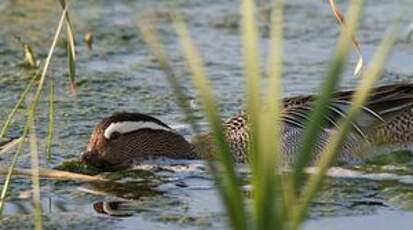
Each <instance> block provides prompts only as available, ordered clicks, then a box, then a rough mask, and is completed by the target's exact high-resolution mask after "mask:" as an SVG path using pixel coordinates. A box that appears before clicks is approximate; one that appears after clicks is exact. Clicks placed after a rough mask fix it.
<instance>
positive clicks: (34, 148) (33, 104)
mask: <svg viewBox="0 0 413 230" xmlns="http://www.w3.org/2000/svg"><path fill="white" fill-rule="evenodd" d="M60 3H61V5H62V8H63V11H62V15H61V17H60V20H59V23H58V26H57V28H56V31H55V34H54V37H53V41H52V44H51V46H50V50H49V53H48V55H47V57H46V59H45V61H44V64H43V66H42V68H41V72H36V73H35V75H34V76H33V77H32V78H31V79H30V81H29V82H28V84H27V86H26V88H25V90H24V91H23V92H22V94H21V95H20V97H19V99H18V101H17V103H16V105H15V106H14V107H13V109H12V110H11V112H10V114H9V115H8V117H7V120H6V121H5V123H4V124H3V127H2V129H1V132H0V137H3V136H6V135H7V132H8V128H9V126H10V125H11V123H12V121H13V118H14V116H15V114H16V112H17V110H18V108H19V107H20V106H21V105H22V103H23V101H25V99H26V98H27V95H29V94H30V93H31V92H32V89H33V87H34V86H35V85H37V88H36V90H35V92H34V95H33V97H32V98H31V101H30V102H29V106H28V108H27V114H26V121H25V125H24V128H23V131H22V134H21V136H20V138H18V139H17V140H19V141H18V142H15V143H16V144H15V145H14V146H17V150H16V152H15V154H14V156H13V159H12V162H11V164H10V166H9V168H8V170H7V176H6V178H5V181H4V184H3V186H2V191H1V195H0V215H1V214H2V212H3V210H4V205H5V200H6V197H7V192H8V188H9V185H10V183H11V180H12V176H13V174H14V173H15V166H16V164H17V161H18V158H19V155H20V154H21V152H22V149H23V144H24V143H25V138H26V137H28V135H29V143H30V153H31V162H32V164H31V166H32V167H31V172H30V173H31V175H32V185H33V204H34V207H35V209H34V211H35V228H36V229H42V208H41V203H40V182H39V175H40V172H39V159H38V157H39V156H38V145H37V137H36V130H35V117H36V109H37V105H38V103H39V101H40V97H41V95H42V91H43V87H44V85H45V83H46V82H47V81H48V80H49V82H50V90H49V134H48V138H47V140H48V143H47V151H46V152H47V153H48V158H50V148H51V145H52V141H53V134H54V133H53V129H54V81H53V79H52V78H51V77H49V76H47V71H48V68H49V66H50V62H51V59H52V56H53V52H54V49H55V47H56V44H57V41H58V38H59V35H60V32H61V29H62V27H63V23H64V22H65V21H66V28H67V37H68V45H67V49H68V51H69V52H68V56H69V58H68V59H69V61H68V65H69V72H70V73H69V79H70V83H71V84H72V87H71V89H72V91H73V92H74V89H75V88H74V82H75V75H74V73H75V47H74V36H73V30H72V28H71V24H70V20H69V18H68V12H67V9H68V5H67V4H66V2H65V1H64V0H61V1H60ZM25 51H26V56H27V52H28V51H27V50H26V49H25ZM31 56H33V55H31ZM29 62H35V61H34V58H33V57H31V58H29ZM34 64H36V63H34ZM39 70H40V69H39ZM14 146H13V147H14ZM17 171H18V172H20V173H21V172H22V170H17ZM26 173H27V172H26ZM43 173H44V172H43ZM51 173H53V172H51ZM75 176H76V175H75Z"/></svg>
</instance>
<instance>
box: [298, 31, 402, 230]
mask: <svg viewBox="0 0 413 230" xmlns="http://www.w3.org/2000/svg"><path fill="white" fill-rule="evenodd" d="M396 34H397V33H396V32H395V31H393V30H392V32H391V33H388V34H387V36H386V37H385V38H384V39H383V41H382V43H381V45H380V47H379V49H378V51H377V52H376V54H375V56H374V58H373V61H372V64H371V65H370V66H369V68H368V69H367V70H366V72H365V73H364V74H363V77H362V79H361V82H360V83H359V84H358V86H357V88H356V90H355V94H354V96H353V98H352V103H351V107H350V109H349V112H348V115H347V117H346V118H344V119H343V120H342V121H340V122H339V128H338V129H337V132H335V133H333V134H332V135H331V136H330V137H329V140H328V142H327V145H326V147H325V148H324V149H323V152H322V153H321V155H320V156H321V157H320V159H319V161H318V162H317V167H318V171H317V172H316V174H313V175H311V176H310V178H309V179H308V182H307V183H306V185H305V187H304V190H303V193H302V198H301V199H300V201H299V203H298V204H299V205H298V207H297V209H296V210H295V212H294V214H295V216H294V217H295V218H294V219H293V220H294V221H293V226H294V227H293V229H298V228H299V224H300V222H301V221H302V219H303V218H304V216H305V214H306V211H307V209H308V206H309V205H310V202H311V200H312V199H313V198H314V196H315V194H316V192H317V191H318V189H319V188H320V185H321V182H322V180H323V178H324V177H325V173H326V172H327V169H328V167H329V166H330V165H331V162H332V161H333V159H334V157H335V156H336V154H337V152H338V151H337V149H339V148H340V147H341V145H342V142H343V140H344V139H345V137H346V135H347V133H348V132H349V131H350V129H351V127H352V121H354V120H355V119H356V117H357V115H358V114H359V112H360V111H361V109H362V107H363V105H364V104H365V102H366V101H367V98H368V96H369V93H370V92H371V89H372V88H373V85H374V83H375V82H376V80H377V78H378V77H379V76H380V75H381V73H382V71H383V68H384V65H385V62H386V59H387V57H388V55H389V52H390V50H391V47H392V46H393V44H394V41H395V35H396Z"/></svg>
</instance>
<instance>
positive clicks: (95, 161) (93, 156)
mask: <svg viewBox="0 0 413 230" xmlns="http://www.w3.org/2000/svg"><path fill="white" fill-rule="evenodd" d="M80 160H81V161H82V162H83V163H85V164H88V165H91V166H94V167H97V168H99V167H100V166H101V163H100V161H99V157H98V153H97V152H95V151H85V152H83V153H81V156H80Z"/></svg>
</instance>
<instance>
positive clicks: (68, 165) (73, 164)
mask: <svg viewBox="0 0 413 230" xmlns="http://www.w3.org/2000/svg"><path fill="white" fill-rule="evenodd" d="M55 169H58V170H63V171H69V172H73V173H80V174H86V175H91V176H94V175H97V174H99V173H101V172H102V170H101V169H99V168H95V167H93V166H91V165H87V164H85V163H83V162H82V161H81V160H79V159H68V160H64V161H62V162H61V163H60V164H59V165H57V166H56V167H55Z"/></svg>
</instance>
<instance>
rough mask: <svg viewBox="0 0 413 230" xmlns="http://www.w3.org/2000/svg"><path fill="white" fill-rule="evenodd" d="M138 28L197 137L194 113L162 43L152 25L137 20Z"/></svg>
mask: <svg viewBox="0 0 413 230" xmlns="http://www.w3.org/2000/svg"><path fill="white" fill-rule="evenodd" d="M138 27H139V31H140V33H141V34H142V36H143V39H144V40H145V42H146V44H147V45H148V46H149V48H150V50H151V51H152V54H153V55H154V56H155V58H156V59H157V60H158V62H159V64H160V66H161V69H162V70H163V71H164V72H165V75H166V79H167V81H168V83H169V85H170V86H171V87H172V89H173V92H174V95H175V97H176V102H177V104H178V106H179V108H181V110H182V112H183V113H184V115H185V116H186V120H187V121H188V122H189V123H190V125H191V128H192V131H193V132H194V133H195V134H197V135H199V134H200V132H201V131H200V130H201V129H200V128H199V125H198V124H197V123H196V122H195V117H194V115H193V114H194V113H193V111H192V109H191V106H190V104H189V102H188V100H187V98H188V97H187V95H185V93H184V88H183V87H182V86H181V85H180V84H179V81H178V79H177V77H176V75H175V73H174V71H173V69H172V67H171V65H170V64H169V62H168V55H167V54H166V52H165V48H164V47H163V46H162V42H161V41H160V39H159V36H158V35H157V33H156V31H155V29H154V28H153V27H152V25H151V24H149V23H148V21H146V20H144V19H142V18H141V19H140V20H138Z"/></svg>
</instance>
